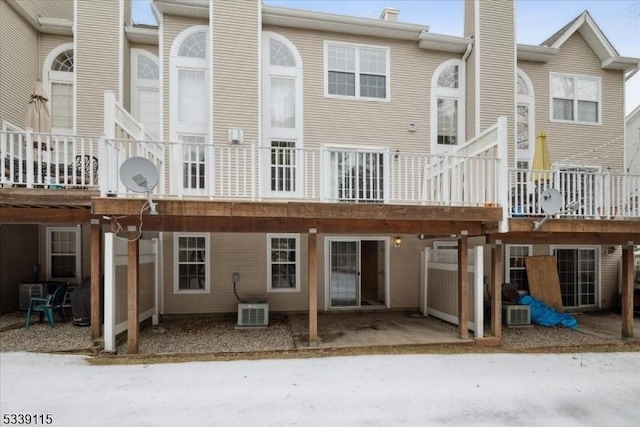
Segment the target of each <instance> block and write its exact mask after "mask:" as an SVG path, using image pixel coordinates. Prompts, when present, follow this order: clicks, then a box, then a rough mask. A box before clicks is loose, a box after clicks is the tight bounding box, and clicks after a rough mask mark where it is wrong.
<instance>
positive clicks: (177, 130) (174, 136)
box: [161, 25, 214, 195]
mask: <svg viewBox="0 0 640 427" xmlns="http://www.w3.org/2000/svg"><path fill="white" fill-rule="evenodd" d="M203 31H204V32H205V33H206V36H205V39H206V40H207V44H209V43H210V38H209V27H208V26H207V25H195V26H193V27H189V28H187V29H186V30H184V31H182V32H181V33H180V34H179V35H178V36H177V37H176V38H175V39H174V41H173V43H172V45H171V51H170V54H169V100H170V102H169V120H170V122H169V126H170V129H169V138H170V140H171V141H172V142H175V143H176V144H177V143H178V141H179V135H198V136H200V135H202V136H204V137H205V145H206V146H207V147H208V149H207V150H206V152H207V153H206V155H207V156H208V158H207V159H205V162H206V161H210V159H212V158H213V157H212V155H213V147H212V146H211V144H212V142H213V138H212V135H211V123H212V121H213V117H212V114H211V112H210V111H209V110H207V111H206V112H205V117H206V118H207V123H205V124H203V125H202V126H194V125H193V124H185V123H180V122H179V121H178V71H179V70H180V69H189V68H192V69H197V70H204V81H205V86H206V87H205V93H206V94H207V98H209V95H210V93H211V90H210V87H209V86H210V84H211V82H210V77H211V69H210V67H209V63H210V52H211V46H209V45H208V46H207V49H206V55H205V56H206V58H204V59H203V58H189V57H181V56H178V52H179V50H180V46H182V43H183V42H184V41H185V40H186V39H187V38H189V37H190V36H192V35H193V34H195V33H199V32H203ZM211 101H212V100H211V99H207V102H206V103H205V104H206V106H207V108H210V107H211V105H212V103H211ZM161 134H162V131H161ZM174 151H175V153H174V155H173V157H172V159H171V163H172V166H171V167H172V168H173V170H174V173H175V174H176V176H178V177H179V179H174V180H171V191H172V192H173V193H176V194H189V195H206V194H207V192H208V191H210V190H209V189H211V188H214V186H213V175H214V174H213V173H212V172H211V171H209V173H208V174H207V175H208V176H207V177H206V180H205V186H204V188H202V189H186V188H184V183H183V182H182V172H181V171H182V161H183V159H182V157H181V156H180V155H181V152H182V151H181V150H180V149H177V150H174Z"/></svg>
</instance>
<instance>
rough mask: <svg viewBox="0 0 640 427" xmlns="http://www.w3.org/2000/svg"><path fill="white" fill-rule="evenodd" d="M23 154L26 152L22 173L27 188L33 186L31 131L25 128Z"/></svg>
mask: <svg viewBox="0 0 640 427" xmlns="http://www.w3.org/2000/svg"><path fill="white" fill-rule="evenodd" d="M25 154H26V164H25V170H24V173H25V174H26V176H27V179H26V184H27V188H33V174H34V168H33V131H32V130H31V129H29V128H28V129H27V132H26V138H25Z"/></svg>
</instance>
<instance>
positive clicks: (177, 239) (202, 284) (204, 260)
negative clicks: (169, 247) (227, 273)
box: [173, 233, 210, 293]
mask: <svg viewBox="0 0 640 427" xmlns="http://www.w3.org/2000/svg"><path fill="white" fill-rule="evenodd" d="M173 248H174V252H173V259H174V274H173V275H174V278H173V291H174V293H208V292H209V289H210V285H209V282H210V280H209V277H210V272H209V269H210V267H209V266H210V264H209V257H210V246H209V235H208V234H197V233H176V234H174V236H173Z"/></svg>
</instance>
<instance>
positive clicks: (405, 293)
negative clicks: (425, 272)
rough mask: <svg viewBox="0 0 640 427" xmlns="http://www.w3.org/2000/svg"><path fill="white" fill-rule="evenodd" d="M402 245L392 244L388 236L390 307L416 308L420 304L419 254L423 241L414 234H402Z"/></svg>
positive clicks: (391, 239) (423, 244)
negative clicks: (397, 246)
mask: <svg viewBox="0 0 640 427" xmlns="http://www.w3.org/2000/svg"><path fill="white" fill-rule="evenodd" d="M401 237H402V246H400V247H399V248H396V247H394V246H393V243H392V242H393V239H394V238H395V236H393V237H391V236H390V242H389V245H388V248H387V250H388V251H389V264H390V271H389V277H390V281H391V283H390V285H391V286H390V288H389V289H390V297H391V298H390V301H389V302H390V307H391V308H416V307H418V306H419V304H420V299H419V297H420V256H421V252H422V249H423V248H424V246H425V242H424V241H422V240H419V239H418V238H417V237H416V236H415V235H402V236H401Z"/></svg>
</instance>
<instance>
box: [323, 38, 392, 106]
mask: <svg viewBox="0 0 640 427" xmlns="http://www.w3.org/2000/svg"><path fill="white" fill-rule="evenodd" d="M330 45H334V46H349V47H354V48H356V58H355V61H356V69H355V71H354V73H355V76H356V80H355V86H356V87H355V90H356V92H355V93H356V94H355V95H354V96H349V95H335V94H330V93H329V61H328V59H327V55H328V52H329V49H328V48H329V46H330ZM360 48H365V49H377V50H381V51H384V52H385V55H386V70H385V85H386V93H385V95H386V97H385V98H371V97H367V96H360V74H361V73H360V55H359V52H360ZM323 56H324V96H325V98H336V99H352V100H358V101H373V102H389V101H391V48H390V47H389V46H379V45H368V44H360V43H347V42H339V41H330V40H325V41H324V54H323Z"/></svg>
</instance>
